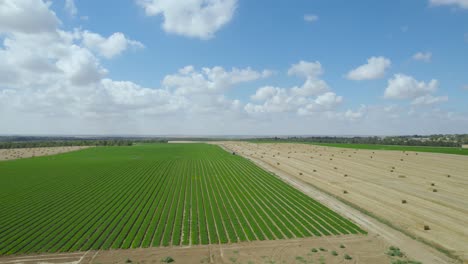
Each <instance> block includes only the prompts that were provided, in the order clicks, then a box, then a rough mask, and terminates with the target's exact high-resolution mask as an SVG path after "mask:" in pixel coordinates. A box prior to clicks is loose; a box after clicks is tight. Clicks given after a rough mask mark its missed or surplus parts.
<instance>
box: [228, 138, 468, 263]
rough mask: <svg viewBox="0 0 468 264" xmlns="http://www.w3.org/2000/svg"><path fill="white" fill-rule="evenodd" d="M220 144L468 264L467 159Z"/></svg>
mask: <svg viewBox="0 0 468 264" xmlns="http://www.w3.org/2000/svg"><path fill="white" fill-rule="evenodd" d="M220 144H221V145H222V146H223V147H225V148H227V149H229V150H231V151H235V152H237V153H238V154H240V155H243V156H245V157H248V158H249V159H252V160H254V161H261V163H264V164H267V165H268V166H269V167H271V168H273V169H272V171H277V172H282V173H286V174H288V175H290V176H294V177H295V178H297V179H300V180H301V181H304V182H306V183H309V184H311V185H313V186H315V187H316V188H318V189H320V190H323V191H325V192H327V193H329V194H332V195H333V196H336V197H338V198H340V199H341V200H345V201H347V202H349V203H351V204H352V205H353V206H354V207H358V208H360V209H363V210H365V211H368V212H369V213H370V214H372V215H374V216H375V217H376V218H378V219H380V220H383V221H385V222H389V223H390V225H392V226H394V227H395V228H397V229H399V230H402V231H403V232H405V233H407V234H410V235H411V236H413V237H417V238H419V239H422V240H424V241H425V242H427V243H430V244H432V245H434V246H435V247H437V248H439V249H442V250H445V251H447V252H448V253H449V254H450V255H452V256H456V257H458V258H460V259H462V260H464V261H467V260H468V192H466V190H467V189H468V157H467V156H458V155H450V154H436V153H419V152H403V151H379V150H362V149H360V150H357V149H344V148H335V147H323V146H315V145H308V144H286V143H271V144H270V143H262V144H255V143H246V142H223V143H220ZM261 163H260V164H261Z"/></svg>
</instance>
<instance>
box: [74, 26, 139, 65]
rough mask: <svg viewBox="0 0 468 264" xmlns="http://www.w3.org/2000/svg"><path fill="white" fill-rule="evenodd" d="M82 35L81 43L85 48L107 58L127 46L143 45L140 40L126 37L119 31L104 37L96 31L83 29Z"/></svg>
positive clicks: (115, 54)
mask: <svg viewBox="0 0 468 264" xmlns="http://www.w3.org/2000/svg"><path fill="white" fill-rule="evenodd" d="M82 37H83V44H84V45H85V46H86V47H87V48H89V49H91V50H93V51H95V52H97V53H98V54H99V55H101V56H103V57H105V58H108V59H110V58H112V57H115V56H117V55H119V54H121V53H122V52H123V51H125V50H126V49H127V48H128V47H134V48H143V47H144V45H143V44H142V43H141V42H139V41H135V40H131V39H128V38H127V37H125V35H124V34H123V33H121V32H116V33H113V34H112V35H110V36H109V37H108V38H105V37H103V36H101V35H99V34H97V33H93V32H89V31H84V32H83V34H82Z"/></svg>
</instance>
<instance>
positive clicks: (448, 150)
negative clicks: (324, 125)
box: [250, 140, 468, 155]
mask: <svg viewBox="0 0 468 264" xmlns="http://www.w3.org/2000/svg"><path fill="white" fill-rule="evenodd" d="M250 142H251V143H266V144H267V143H270V144H274V143H295V144H296V143H297V144H311V145H317V146H325V147H336V148H350V149H371V150H399V151H417V152H432V153H443V154H455V155H468V149H466V148H460V147H428V146H402V145H380V144H351V143H318V142H306V141H305V142H292V141H288V140H269V141H268V140H251V141H250Z"/></svg>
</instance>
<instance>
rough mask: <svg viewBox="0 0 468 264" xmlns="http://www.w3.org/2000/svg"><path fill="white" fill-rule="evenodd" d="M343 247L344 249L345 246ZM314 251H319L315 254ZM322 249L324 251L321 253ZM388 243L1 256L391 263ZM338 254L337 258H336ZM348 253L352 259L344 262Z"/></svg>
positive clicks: (351, 240) (2, 263)
mask: <svg viewBox="0 0 468 264" xmlns="http://www.w3.org/2000/svg"><path fill="white" fill-rule="evenodd" d="M342 246H343V247H342ZM312 249H315V250H314V251H317V252H314V251H313V250H312ZM320 249H322V250H320ZM387 249H388V244H386V243H385V242H383V241H382V239H380V238H379V237H378V236H375V235H374V236H363V235H347V236H333V237H314V238H301V239H288V240H269V241H255V242H242V243H234V244H220V245H199V246H189V247H155V248H139V249H124V250H122V249H119V250H106V251H89V252H80V253H69V254H41V255H30V256H28V257H26V258H25V257H24V256H23V257H15V256H9V257H0V264H17V263H26V264H32V263H68V264H72V263H74V264H86V263H126V262H127V261H132V263H161V260H162V259H164V258H166V257H169V256H170V257H172V258H173V259H174V260H175V263H187V264H190V263H321V260H323V261H324V263H332V264H334V263H347V264H354V263H368V264H375V263H390V262H391V260H394V259H397V258H391V257H389V256H387V255H386V254H385V252H386V250H387ZM332 251H336V253H337V256H334V255H332ZM345 254H348V255H350V256H351V257H352V259H351V260H344V255H345Z"/></svg>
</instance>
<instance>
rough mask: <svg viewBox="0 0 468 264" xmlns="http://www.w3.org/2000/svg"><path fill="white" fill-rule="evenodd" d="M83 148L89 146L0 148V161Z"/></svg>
mask: <svg viewBox="0 0 468 264" xmlns="http://www.w3.org/2000/svg"><path fill="white" fill-rule="evenodd" d="M85 148H90V147H88V146H78V147H50V148H17V149H0V161H2V160H14V159H21V158H30V157H38V156H49V155H55V154H59V153H64V152H70V151H75V150H80V149H85Z"/></svg>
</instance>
